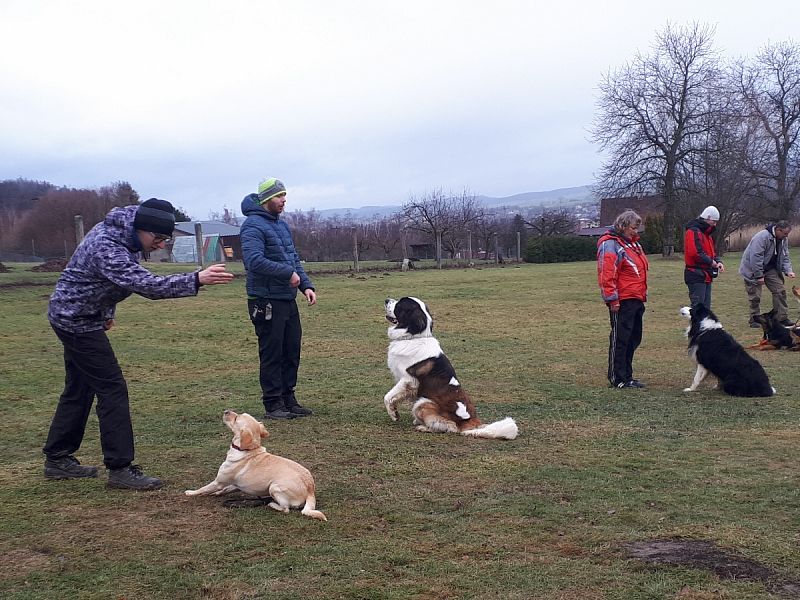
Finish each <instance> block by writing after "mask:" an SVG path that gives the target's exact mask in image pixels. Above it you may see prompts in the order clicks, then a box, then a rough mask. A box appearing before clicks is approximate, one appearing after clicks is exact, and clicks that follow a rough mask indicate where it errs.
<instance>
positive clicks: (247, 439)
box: [238, 429, 253, 450]
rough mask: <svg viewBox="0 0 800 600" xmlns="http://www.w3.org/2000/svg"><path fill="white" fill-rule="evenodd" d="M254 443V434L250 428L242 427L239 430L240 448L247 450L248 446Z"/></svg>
mask: <svg viewBox="0 0 800 600" xmlns="http://www.w3.org/2000/svg"><path fill="white" fill-rule="evenodd" d="M252 445H253V434H252V433H250V430H249V429H242V430H241V431H240V432H239V444H238V446H239V448H241V449H243V450H247V449H248V446H252Z"/></svg>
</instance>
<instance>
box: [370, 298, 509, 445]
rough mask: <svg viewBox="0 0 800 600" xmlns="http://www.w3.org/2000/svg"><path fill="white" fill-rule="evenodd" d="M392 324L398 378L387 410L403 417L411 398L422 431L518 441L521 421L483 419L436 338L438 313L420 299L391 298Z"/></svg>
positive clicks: (388, 314) (387, 398)
mask: <svg viewBox="0 0 800 600" xmlns="http://www.w3.org/2000/svg"><path fill="white" fill-rule="evenodd" d="M384 308H385V310H386V319H387V320H388V321H389V322H390V323H392V326H391V327H389V353H388V363H389V370H390V371H391V372H392V375H393V376H394V379H395V381H396V383H395V385H394V387H393V388H392V389H391V390H389V391H388V392H387V393H386V395H385V396H384V397H383V403H384V404H385V405H386V412H388V413H389V416H390V417H391V419H392V420H393V421H397V419H398V418H399V414H398V410H397V406H398V404H399V403H401V402H411V403H413V406H412V408H411V415H412V417H413V418H414V425H416V428H417V431H425V432H432V433H460V434H461V435H466V436H472V437H481V438H500V439H505V440H513V439H514V438H515V437H517V424H516V423H515V422H514V419H512V418H511V417H506V418H505V419H502V420H500V421H497V422H495V423H491V424H489V425H484V424H483V423H481V421H480V420H479V419H478V414H477V412H476V410H475V406H474V405H473V404H472V401H471V400H470V398H469V396H468V395H467V393H466V392H465V391H464V388H463V387H461V383H460V382H459V381H458V379H456V372H455V370H454V369H453V365H452V364H450V361H449V360H448V359H447V356H445V353H444V352H443V351H442V347H441V346H440V345H439V342H438V341H437V340H436V338H435V337H433V333H432V330H433V317H431V314H430V312H429V311H428V307H427V306H425V303H424V302H423V301H422V300H419V299H418V298H413V297H404V298H400V299H399V300H395V299H393V298H387V299H386V301H385V302H384Z"/></svg>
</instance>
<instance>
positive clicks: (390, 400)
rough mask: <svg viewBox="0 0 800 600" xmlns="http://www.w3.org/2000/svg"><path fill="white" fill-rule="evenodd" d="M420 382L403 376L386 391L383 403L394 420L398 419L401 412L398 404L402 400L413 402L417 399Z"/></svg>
mask: <svg viewBox="0 0 800 600" xmlns="http://www.w3.org/2000/svg"><path fill="white" fill-rule="evenodd" d="M417 389H418V382H417V380H416V379H406V378H402V379H400V381H398V382H397V383H395V384H394V387H393V388H392V389H390V390H389V391H388V392H386V395H385V396H384V397H383V404H384V405H385V406H386V412H387V413H389V417H390V418H391V419H392V421H397V419H399V418H400V414H399V413H398V411H397V405H398V404H399V403H400V402H403V401H406V402H413V401H414V400H416V399H417Z"/></svg>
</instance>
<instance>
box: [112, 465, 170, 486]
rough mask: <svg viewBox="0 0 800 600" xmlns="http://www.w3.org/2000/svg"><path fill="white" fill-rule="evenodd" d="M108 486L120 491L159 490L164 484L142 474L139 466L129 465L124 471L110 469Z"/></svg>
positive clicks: (155, 478)
mask: <svg viewBox="0 0 800 600" xmlns="http://www.w3.org/2000/svg"><path fill="white" fill-rule="evenodd" d="M106 485H107V486H108V487H110V488H117V489H120V490H157V489H159V488H161V487H163V486H164V482H163V481H161V480H160V479H159V478H158V477H150V476H149V475H145V474H144V473H142V468H141V467H140V466H139V465H128V466H127V467H123V468H122V469H110V470H109V471H108V483H107V484H106Z"/></svg>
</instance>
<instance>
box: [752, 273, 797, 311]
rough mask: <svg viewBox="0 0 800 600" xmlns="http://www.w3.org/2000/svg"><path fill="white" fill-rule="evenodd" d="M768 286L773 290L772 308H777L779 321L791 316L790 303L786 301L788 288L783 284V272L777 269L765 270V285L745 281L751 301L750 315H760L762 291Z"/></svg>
mask: <svg viewBox="0 0 800 600" xmlns="http://www.w3.org/2000/svg"><path fill="white" fill-rule="evenodd" d="M763 287H766V288H767V289H768V290H769V291H770V292H772V308H774V309H775V316H776V317H777V319H778V320H779V321H783V320H784V319H788V318H789V303H788V302H787V301H786V288H785V287H784V285H783V273H781V272H780V271H778V270H777V269H770V270H768V271H765V272H764V285H758V284H757V283H749V282H747V281H745V282H744V289H745V290H746V291H747V299H748V300H749V301H750V316H751V317H753V316H755V315H760V314H761V313H762V310H761V291H762V288H763ZM764 312H766V311H764Z"/></svg>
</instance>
